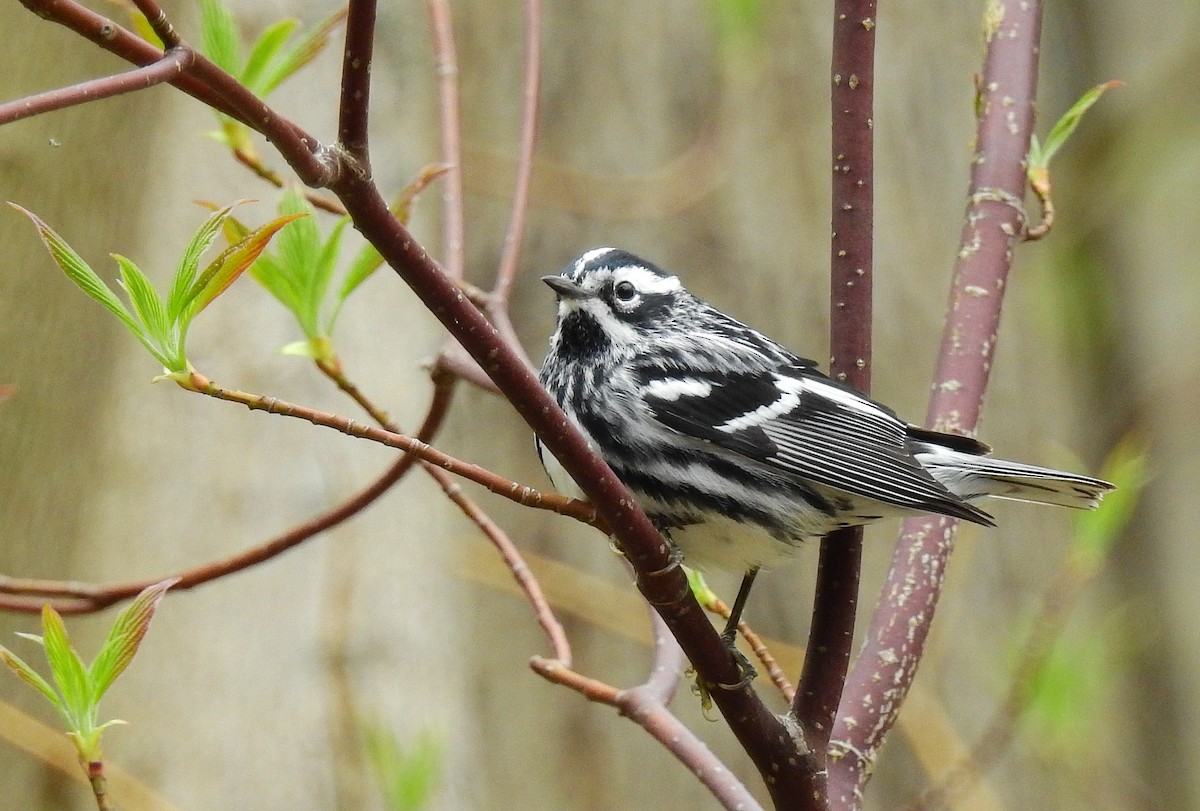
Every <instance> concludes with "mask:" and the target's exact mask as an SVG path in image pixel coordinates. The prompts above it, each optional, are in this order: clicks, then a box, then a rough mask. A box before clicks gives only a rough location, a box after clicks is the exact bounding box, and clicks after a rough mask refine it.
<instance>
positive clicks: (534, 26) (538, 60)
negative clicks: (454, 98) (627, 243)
mask: <svg viewBox="0 0 1200 811" xmlns="http://www.w3.org/2000/svg"><path fill="white" fill-rule="evenodd" d="M541 6H542V4H541V0H526V2H525V88H524V92H523V94H522V95H523V102H524V103H523V105H522V107H521V142H520V145H519V147H518V152H517V179H516V183H515V184H514V185H513V198H512V213H511V214H510V215H509V221H508V232H507V233H506V234H505V235H504V255H503V256H502V257H501V258H500V267H499V269H498V270H497V271H496V284H495V286H494V287H493V288H492V297H493V298H492V301H493V304H494V309H496V310H503V315H504V318H505V319H507V318H508V310H507V305H508V297H509V293H510V292H511V291H512V286H513V281H514V280H515V279H516V276H517V262H518V261H519V260H520V257H521V242H522V240H523V239H524V236H525V214H526V213H527V212H528V210H529V186H530V183H531V181H532V180H533V151H534V146H535V143H536V141H537V112H538V88H539V86H540V84H541V64H542V9H541ZM497 314H498V313H493V321H494V320H495V316H496V315H497Z"/></svg>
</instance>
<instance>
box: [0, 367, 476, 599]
mask: <svg viewBox="0 0 1200 811" xmlns="http://www.w3.org/2000/svg"><path fill="white" fill-rule="evenodd" d="M453 395H454V384H453V381H452V380H448V379H445V378H437V377H435V378H434V389H433V397H432V399H431V400H430V402H429V409H428V410H427V411H426V413H425V419H424V421H423V422H422V424H421V427H420V428H419V429H418V431H417V437H418V438H420V439H421V440H422V441H425V440H428V439H432V438H433V437H434V436H436V435H437V433H438V431H440V430H441V427H442V423H443V422H445V419H446V415H447V414H448V413H449V410H450V402H451V399H452V398H453ZM416 458H417V457H415V456H413V455H411V454H405V455H404V456H402V457H400V458H399V459H397V460H396V461H395V462H394V463H393V464H392V466H391V467H390V468H388V469H387V470H386V471H385V472H384V474H383V475H382V476H380V477H379V478H378V479H376V480H375V481H374V482H372V483H371V484H370V485H368V486H367V487H366V488H364V489H363V490H361V491H360V492H358V493H357V494H355V495H353V496H351V497H350V498H348V499H346V500H345V501H343V502H342V503H341V504H339V505H337V506H336V507H334V508H333V509H331V510H328V511H326V512H324V513H321V514H320V515H317V516H315V517H313V518H311V519H309V520H308V521H305V522H304V523H303V524H300V525H299V526H296V527H293V528H292V529H290V530H288V531H287V532H285V533H283V534H282V535H279V536H276V537H275V538H272V539H271V540H269V541H267V542H266V543H263V544H260V545H259V546H256V547H254V548H253V549H249V550H247V551H245V552H241V553H239V554H237V555H234V556H232V557H229V558H225V559H224V560H219V561H213V562H210V563H206V564H204V565H202V566H197V567H195V568H193V569H186V570H184V571H182V572H179V573H177V574H175V575H172V576H173V577H177V578H179V582H178V583H177V584H176V585H175V586H174V587H173V588H174V589H175V590H176V591H178V590H180V589H190V588H194V587H196V586H199V585H202V584H204V583H208V582H211V581H213V580H216V579H218V578H220V577H224V576H225V575H228V574H232V573H233V572H238V571H241V570H242V569H247V568H249V567H251V566H254V565H257V564H259V563H263V562H265V561H268V560H270V559H271V558H273V557H275V556H277V555H280V554H282V553H284V552H286V551H287V550H289V549H291V548H293V547H295V546H298V545H300V544H301V543H303V542H304V541H306V540H308V539H309V538H311V537H313V536H314V535H318V534H320V533H321V532H324V531H325V530H327V529H331V528H332V527H335V526H337V525H338V524H340V523H342V522H343V521H346V520H348V519H349V518H351V517H353V516H354V515H356V514H358V513H359V512H361V511H362V510H364V509H366V508H367V507H369V506H370V505H371V504H373V503H374V502H375V501H376V500H377V499H378V498H379V497H380V496H382V495H383V494H384V493H386V492H387V491H388V490H390V489H391V488H392V487H393V486H395V484H396V483H397V482H399V481H400V479H402V478H404V475H405V474H406V473H408V471H409V470H410V469H411V468H412V466H413V463H414V462H415V461H416ZM166 579H168V578H165V577H155V578H151V579H149V580H141V581H137V582H133V583H120V584H115V585H110V586H97V585H93V584H88V583H72V582H63V581H50V580H25V579H19V578H10V577H4V576H0V594H12V595H35V596H18V597H16V598H15V599H10V600H6V599H3V598H0V610H7V611H21V612H26V613H35V612H38V611H41V610H42V605H43V604H44V603H45V602H46V600H45V598H46V597H57V598H60V599H59V600H57V601H55V602H54V606H55V608H56V609H57V610H58V612H59V613H60V614H83V613H90V612H93V611H99V610H100V609H102V608H105V607H106V606H109V605H112V604H113V603H116V602H120V601H121V600H126V599H129V598H131V597H134V596H136V595H137V594H138V593H140V592H141V591H142V590H143V589H144V588H146V587H147V586H149V585H152V584H154V583H159V582H161V581H163V580H166ZM61 598H70V599H68V600H65V601H64V600H62V599H61Z"/></svg>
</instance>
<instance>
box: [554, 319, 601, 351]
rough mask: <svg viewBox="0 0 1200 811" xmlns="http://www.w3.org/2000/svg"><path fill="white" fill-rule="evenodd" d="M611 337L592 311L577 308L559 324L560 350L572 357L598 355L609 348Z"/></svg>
mask: <svg viewBox="0 0 1200 811" xmlns="http://www.w3.org/2000/svg"><path fill="white" fill-rule="evenodd" d="M608 344H609V337H608V334H607V333H605V331H604V329H603V328H602V327H601V326H600V323H599V322H598V321H596V319H595V318H594V317H593V316H592V314H591V313H588V312H585V311H583V310H576V311H575V312H573V313H569V314H567V316H566V317H565V318H563V320H562V324H560V325H559V337H558V351H559V352H560V353H562V354H563V355H566V356H569V357H572V358H585V357H592V356H594V355H598V354H600V353H602V352H604V351H605V350H606V349H608Z"/></svg>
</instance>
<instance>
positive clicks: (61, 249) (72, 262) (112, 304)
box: [9, 203, 144, 338]
mask: <svg viewBox="0 0 1200 811" xmlns="http://www.w3.org/2000/svg"><path fill="white" fill-rule="evenodd" d="M9 205H10V206H12V207H13V208H15V209H16V210H17V211H19V212H21V213H22V214H24V215H25V216H26V217H28V218H29V219H30V220H31V221H32V222H33V225H34V227H35V228H37V231H38V236H40V237H41V238H42V243H43V244H44V245H45V246H46V250H48V251H49V252H50V256H51V257H52V258H53V259H54V261H55V262H57V263H58V266H59V267H60V268H62V270H63V273H65V274H67V278H68V279H70V280H71V281H72V282H74V283H75V286H76V287H78V288H79V289H80V290H82V291H83V292H84V293H86V294H87V295H88V296H89V297H91V298H92V299H93V300H95V301H98V302H100V304H102V305H103V306H104V307H105V308H106V309H107V310H108V311H109V312H111V313H112V314H113V315H115V316H116V317H117V318H119V319H121V323H123V324H124V325H125V326H126V328H128V329H129V331H130V332H132V333H133V334H134V335H136V336H138V337H139V338H142V337H144V335H143V333H142V328H141V325H139V324H138V322H137V321H136V320H135V319H134V317H133V316H132V315H130V314H129V311H128V310H126V309H125V305H123V304H121V300H120V299H118V298H117V296H116V294H115V293H113V291H112V290H111V289H109V287H108V285H106V284H105V283H104V282H102V281H101V280H100V277H99V276H98V275H96V271H94V270H92V268H91V267H90V266H89V265H88V263H87V262H85V261H83V259H82V258H81V257H80V256H79V254H77V253H75V251H74V250H73V249H72V248H71V246H70V245H68V244H67V242H66V240H64V239H63V238H62V237H61V236H59V235H58V234H57V233H56V232H55V231H54V229H53V228H51V227H50V226H49V225H47V224H46V223H45V222H43V221H42V219H41V218H40V217H39V216H37V215H36V214H34V213H33V212H32V211H28V210H27V209H24V208H22V207H21V206H19V205H17V204H16V203H9Z"/></svg>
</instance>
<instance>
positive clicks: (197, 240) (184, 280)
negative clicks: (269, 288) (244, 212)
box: [167, 199, 250, 324]
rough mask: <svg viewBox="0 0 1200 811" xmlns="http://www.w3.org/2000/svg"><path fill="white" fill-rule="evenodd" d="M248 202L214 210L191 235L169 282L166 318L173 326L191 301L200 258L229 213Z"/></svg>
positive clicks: (235, 203) (234, 202)
mask: <svg viewBox="0 0 1200 811" xmlns="http://www.w3.org/2000/svg"><path fill="white" fill-rule="evenodd" d="M249 202H250V200H246V199H242V200H235V201H233V202H232V203H230V204H229V205H227V206H223V207H221V208H218V209H216V210H215V211H214V212H213V213H212V215H211V216H209V218H208V219H207V220H205V221H204V223H203V224H202V225H201V226H200V227H199V228H197V229H196V233H195V234H193V235H192V239H191V241H190V242H188V246H187V248H185V249H184V251H183V256H182V257H180V259H179V265H178V266H177V267H176V269H175V278H174V279H173V280H172V282H171V294H170V295H169V296H168V297H167V318H168V319H169V321H170V323H172V324H174V323H175V322H176V321H178V320H179V316H180V314H181V313H183V311H184V309H185V308H186V307H187V305H188V303H189V302H190V301H191V298H190V296H191V295H192V292H193V291H192V287H193V285H194V284H195V282H196V272H197V270H198V268H199V267H200V257H201V256H203V255H204V252H205V251H207V250H208V249H209V247H210V246H211V245H212V244H213V240H215V239H216V238H217V234H218V233H219V232H220V231H221V229H222V226H223V225H224V223H225V221H226V220H227V219H228V218H229V213H230V212H231V211H233V209H235V208H236V207H238V206H240V205H242V204H243V203H249Z"/></svg>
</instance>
